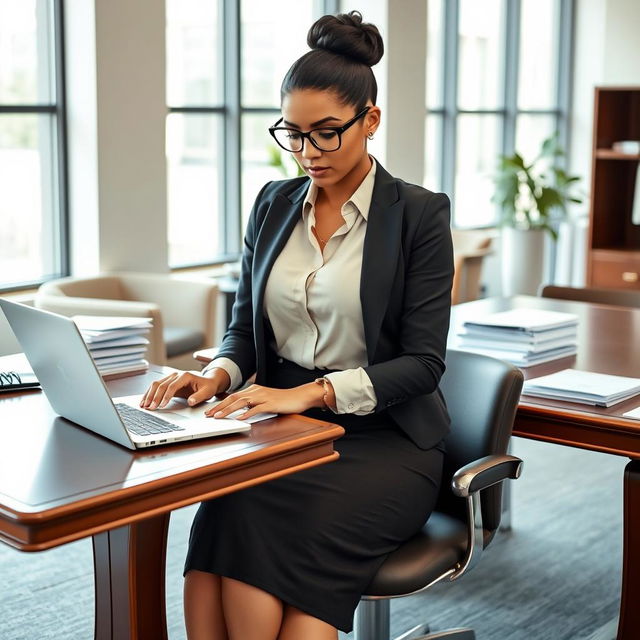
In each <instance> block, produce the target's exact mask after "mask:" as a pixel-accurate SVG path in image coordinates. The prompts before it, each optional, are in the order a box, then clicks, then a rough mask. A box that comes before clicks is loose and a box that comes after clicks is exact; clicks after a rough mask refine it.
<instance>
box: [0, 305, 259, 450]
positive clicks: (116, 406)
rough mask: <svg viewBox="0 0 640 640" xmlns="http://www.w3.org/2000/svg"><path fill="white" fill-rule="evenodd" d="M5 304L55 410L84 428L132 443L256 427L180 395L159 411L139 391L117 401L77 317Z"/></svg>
mask: <svg viewBox="0 0 640 640" xmlns="http://www.w3.org/2000/svg"><path fill="white" fill-rule="evenodd" d="M0 307H1V308H2V310H3V311H4V314H5V316H6V317H7V320H8V321H9V324H10V325H11V328H12V329H13V332H14V333H15V335H16V337H17V338H18V341H19V342H20V345H21V346H22V349H23V350H24V352H25V355H26V356H27V359H28V360H29V363H30V364H31V367H32V368H33V371H34V373H35V374H36V376H37V378H38V380H39V381H40V384H41V385H42V389H43V391H44V392H45V394H46V396H47V399H48V400H49V402H50V403H51V406H52V407H53V410H54V411H55V412H56V413H58V414H60V415H61V416H63V417H64V418H67V419H68V420H71V421H73V422H75V423H77V424H79V425H80V426H82V427H84V428H85V429H89V430H91V431H93V432H95V433H97V434H99V435H101V436H104V437H105V438H108V439H109V440H112V441H113V442H117V443H118V444H120V445H122V446H124V447H127V448H129V449H138V448H142V447H152V446H158V445H164V444H169V443H172V442H179V441H181V440H193V439H195V438H208V437H211V436H219V435H225V434H228V433H237V432H241V431H247V430H249V429H251V425H250V424H248V423H246V422H242V421H240V420H232V419H223V420H219V419H214V418H206V417H205V416H204V413H203V412H204V409H203V407H202V406H201V407H196V408H190V407H187V406H186V403H184V404H181V403H180V401H175V402H173V405H177V407H176V406H174V407H173V408H171V407H168V410H165V411H160V412H159V411H154V412H152V411H146V410H145V409H140V408H137V407H135V406H134V404H135V403H136V400H137V401H139V398H140V396H138V397H137V398H133V399H132V398H131V397H129V398H123V399H122V401H121V402H120V401H118V399H117V398H116V400H115V402H114V400H112V399H111V396H110V395H109V392H108V391H107V388H106V386H105V384H104V382H103V380H102V377H101V376H100V374H99V373H98V370H97V369H96V366H95V364H94V362H93V358H92V357H91V355H90V353H89V350H88V348H87V346H86V344H85V342H84V340H83V339H82V336H81V335H80V331H79V330H78V328H77V327H76V325H75V323H74V322H73V320H71V319H70V318H67V317H65V316H60V315H58V314H55V313H50V312H49V311H42V310H41V309H34V308H33V307H29V306H26V305H24V304H19V303H16V302H9V301H8V300H5V299H2V298H0Z"/></svg>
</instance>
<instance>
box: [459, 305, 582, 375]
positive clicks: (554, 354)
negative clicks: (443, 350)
mask: <svg viewBox="0 0 640 640" xmlns="http://www.w3.org/2000/svg"><path fill="white" fill-rule="evenodd" d="M577 327H578V318H577V316H575V315H574V314H572V313H560V312H558V311H543V310H541V309H512V310H510V311H501V312H499V313H492V314H490V315H487V316H484V317H482V318H479V319H477V320H473V321H467V322H465V323H464V325H463V326H462V328H461V330H460V331H459V332H458V346H459V347H460V348H461V349H464V350H465V351H474V352H476V353H483V354H486V355H490V356H493V357H494V358H500V359H502V360H506V361H507V362H511V363H512V364H515V365H516V366H518V367H530V366H532V365H535V364H540V363H542V362H548V361H549V360H555V359H557V358H565V357H566V356H571V355H573V354H575V353H576V342H577Z"/></svg>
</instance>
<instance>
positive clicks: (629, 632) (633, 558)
mask: <svg viewBox="0 0 640 640" xmlns="http://www.w3.org/2000/svg"><path fill="white" fill-rule="evenodd" d="M639 602H640V460H631V461H630V462H629V464H627V466H626V468H625V471H624V542H623V557H622V594H621V598H620V619H619V622H618V636H617V640H633V638H637V637H638V635H637V634H638V629H640V607H639V606H638V603H639Z"/></svg>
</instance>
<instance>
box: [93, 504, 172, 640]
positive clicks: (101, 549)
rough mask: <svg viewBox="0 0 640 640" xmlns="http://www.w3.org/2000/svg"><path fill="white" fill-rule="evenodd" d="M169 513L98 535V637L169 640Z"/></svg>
mask: <svg viewBox="0 0 640 640" xmlns="http://www.w3.org/2000/svg"><path fill="white" fill-rule="evenodd" d="M169 515H170V514H168V513H166V514H163V515H160V516H156V517H154V518H149V519H148V520H143V521H142V522H138V523H135V524H131V525H127V526H124V527H119V528H118V529H113V530H111V531H106V532H104V533H99V534H96V535H94V536H93V564H94V570H95V603H96V604H95V607H96V613H95V638H96V640H147V639H148V640H166V639H167V622H166V611H165V592H164V583H165V575H164V572H165V561H166V550H167V530H168V528H169Z"/></svg>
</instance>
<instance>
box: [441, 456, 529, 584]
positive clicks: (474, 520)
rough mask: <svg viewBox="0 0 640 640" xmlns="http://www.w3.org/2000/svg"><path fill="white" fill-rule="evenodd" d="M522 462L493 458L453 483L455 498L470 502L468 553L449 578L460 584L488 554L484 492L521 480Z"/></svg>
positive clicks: (460, 473)
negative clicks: (484, 553)
mask: <svg viewBox="0 0 640 640" xmlns="http://www.w3.org/2000/svg"><path fill="white" fill-rule="evenodd" d="M521 470H522V460H520V458H516V457H515V456H508V455H492V456H486V457H484V458H480V459H479V460H476V461H475V462H471V463H470V464H467V465H465V466H464V467H462V468H461V469H458V471H456V473H455V474H454V475H453V479H452V480H451V489H452V490H453V493H455V495H457V496H459V497H461V498H465V500H466V501H467V532H468V535H467V540H468V541H467V550H466V553H465V557H464V559H463V560H462V562H460V564H459V565H458V567H457V569H456V571H455V573H454V574H453V575H452V576H451V577H450V578H449V579H450V580H457V579H458V578H460V576H462V575H463V574H464V573H465V572H467V571H469V570H470V569H473V567H475V566H476V565H477V564H478V562H479V561H480V556H481V555H482V552H483V550H484V545H485V542H484V535H485V529H484V526H483V524H482V505H481V499H480V491H481V490H482V489H486V488H487V487H490V486H492V485H494V484H497V483H498V482H502V481H503V480H507V479H509V478H511V479H514V480H515V479H516V478H519V477H520V473H521Z"/></svg>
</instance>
